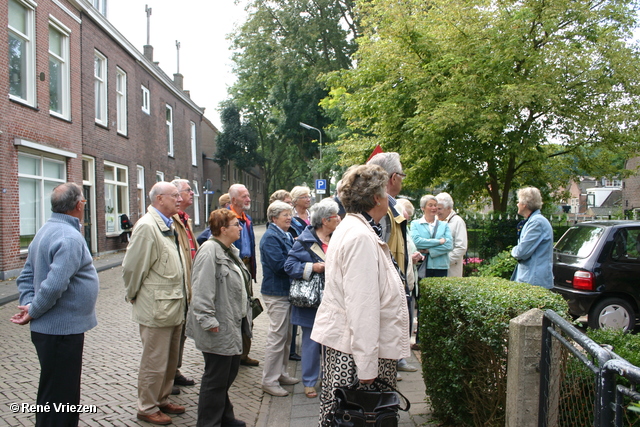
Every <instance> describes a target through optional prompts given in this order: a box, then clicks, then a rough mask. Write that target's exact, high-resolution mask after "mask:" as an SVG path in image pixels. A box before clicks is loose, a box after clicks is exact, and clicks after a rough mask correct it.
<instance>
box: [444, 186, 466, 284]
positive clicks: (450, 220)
mask: <svg viewBox="0 0 640 427" xmlns="http://www.w3.org/2000/svg"><path fill="white" fill-rule="evenodd" d="M436 201H437V202H438V219H439V220H440V221H444V222H446V223H447V224H449V230H451V237H452V238H453V249H451V252H449V272H448V273H447V276H449V277H462V266H463V264H464V256H465V254H466V253H467V224H466V223H465V222H464V219H462V217H461V216H460V215H458V213H457V212H456V211H454V210H453V199H452V198H451V195H450V194H449V193H445V192H442V193H439V194H438V195H437V196H436Z"/></svg>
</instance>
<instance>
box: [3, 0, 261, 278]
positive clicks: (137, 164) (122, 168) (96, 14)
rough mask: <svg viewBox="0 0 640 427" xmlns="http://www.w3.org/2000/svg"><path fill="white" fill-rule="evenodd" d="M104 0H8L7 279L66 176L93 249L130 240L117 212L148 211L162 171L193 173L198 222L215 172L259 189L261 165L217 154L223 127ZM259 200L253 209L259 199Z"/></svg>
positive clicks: (170, 175)
mask: <svg viewBox="0 0 640 427" xmlns="http://www.w3.org/2000/svg"><path fill="white" fill-rule="evenodd" d="M94 6H95V7H94ZM104 6H105V2H104V0H93V1H92V2H88V1H87V0H53V1H42V2H37V3H36V2H34V1H33V0H0V23H1V24H2V25H4V28H7V29H8V31H3V32H0V33H1V35H0V69H4V70H7V71H8V72H7V71H5V72H6V73H7V74H5V76H7V75H8V78H7V77H5V78H2V79H0V93H5V94H7V96H5V97H3V98H2V101H0V149H1V150H2V153H3V155H2V156H1V157H0V177H1V178H2V182H3V186H2V192H0V195H1V196H2V199H3V200H2V201H3V203H2V204H1V205H0V280H3V279H6V278H9V277H14V276H16V275H18V274H19V272H20V270H21V268H22V266H23V265H24V260H25V259H26V254H27V248H28V245H29V243H30V242H31V240H32V239H33V236H34V235H35V233H36V232H37V230H38V229H39V228H40V227H41V226H42V224H44V222H46V221H47V219H48V218H49V217H50V215H51V212H50V203H49V195H50V193H51V190H52V189H53V188H54V187H55V186H56V185H58V184H60V183H63V182H69V181H70V182H77V183H82V185H83V187H84V191H85V198H86V199H87V204H86V206H87V207H86V211H85V223H84V234H85V238H86V241H87V245H88V247H89V248H90V250H91V251H92V253H94V254H104V253H107V252H111V251H116V250H121V249H124V248H125V247H126V239H123V236H122V230H121V228H120V217H121V215H123V214H126V215H127V216H128V217H129V218H130V219H131V221H132V222H135V221H136V220H137V219H138V218H139V217H140V216H141V215H143V214H144V213H145V212H146V208H147V206H148V198H147V194H148V191H149V189H150V188H151V186H152V185H153V184H154V183H155V182H157V181H160V180H165V181H171V180H173V179H174V178H176V177H180V178H184V179H188V180H189V181H190V182H191V183H192V188H193V189H194V191H195V192H196V194H195V195H194V205H193V206H192V207H191V208H190V210H188V213H189V214H190V215H191V217H192V218H193V219H194V223H195V224H196V227H197V228H199V229H202V228H204V227H205V226H206V217H207V210H206V207H205V203H204V197H203V194H202V191H203V190H204V186H205V184H206V183H207V182H208V180H209V181H212V180H213V179H212V178H210V177H209V176H211V177H216V176H220V177H222V176H223V175H224V174H226V182H225V183H224V184H223V183H222V180H221V181H220V182H221V184H220V188H219V190H220V191H222V190H224V189H225V185H226V189H228V187H229V185H230V184H231V183H233V182H244V183H247V184H248V185H247V186H248V187H254V188H255V189H254V190H252V197H255V198H256V199H258V200H259V199H260V198H259V197H257V194H255V192H256V190H257V189H260V188H261V187H262V188H264V185H263V184H261V183H260V176H261V174H260V171H259V170H257V171H256V172H255V173H253V174H247V173H246V172H238V171H235V168H232V167H229V166H228V167H227V169H228V170H227V171H224V173H223V171H222V170H221V169H220V168H219V167H217V164H213V165H211V164H209V163H212V162H211V161H210V160H207V159H206V158H207V157H213V152H215V138H216V135H217V130H216V129H215V126H213V125H212V124H211V122H210V121H209V120H208V119H206V118H205V116H204V109H203V108H201V107H199V106H198V105H196V104H195V103H194V102H193V101H192V100H191V99H190V97H189V93H188V92H187V91H184V90H183V89H182V79H183V78H182V76H181V75H179V74H176V75H174V78H173V79H172V78H170V77H169V76H167V75H166V74H165V73H164V72H163V71H162V70H161V69H160V68H159V67H158V66H157V64H155V63H154V62H153V53H152V52H153V48H152V47H151V46H145V47H144V51H145V53H144V54H143V53H141V52H139V51H138V50H136V48H135V47H134V46H132V45H131V43H130V42H129V41H127V40H126V39H125V38H124V37H123V36H122V35H121V34H120V33H119V32H118V31H117V29H116V28H114V27H113V26H112V25H111V24H110V23H109V21H108V20H107V19H106V18H105V17H104V15H103V13H104V11H105V9H106V8H105V7H104ZM96 7H97V8H98V9H96ZM205 147H209V148H207V149H205ZM211 147H213V148H212V149H211V150H210V148H211ZM205 151H207V153H205ZM209 152H211V155H209V154H208V153H209ZM205 164H206V165H207V169H206V171H207V174H208V175H209V176H207V174H205ZM216 168H217V169H216ZM234 171H235V172H234ZM245 175H246V176H245ZM235 178H237V179H238V180H243V181H233V179H235ZM229 180H232V181H231V182H230V181H229ZM217 189H218V188H216V190H217ZM220 194H221V193H220ZM215 201H216V202H217V196H216V198H215ZM254 209H255V212H252V214H254V215H256V214H257V213H258V212H260V210H262V209H263V206H259V204H256V205H255V207H254ZM258 216H260V215H258ZM263 216H264V213H262V217H263Z"/></svg>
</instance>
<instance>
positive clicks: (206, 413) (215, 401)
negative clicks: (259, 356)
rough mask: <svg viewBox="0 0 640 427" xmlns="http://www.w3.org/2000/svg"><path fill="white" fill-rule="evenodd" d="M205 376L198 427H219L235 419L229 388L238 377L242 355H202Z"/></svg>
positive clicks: (203, 376) (201, 389) (199, 403)
mask: <svg viewBox="0 0 640 427" xmlns="http://www.w3.org/2000/svg"><path fill="white" fill-rule="evenodd" d="M202 355H203V356H204V374H203V375H202V381H201V383H200V397H199V399H198V422H197V424H196V425H197V427H205V426H206V427H219V426H221V425H223V424H225V423H229V422H231V421H233V420H234V419H235V415H234V413H233V405H232V404H231V401H230V400H229V388H230V387H231V384H233V381H234V380H235V379H236V376H237V375H238V369H239V368H240V355H237V356H221V355H219V354H212V353H204V352H203V353H202Z"/></svg>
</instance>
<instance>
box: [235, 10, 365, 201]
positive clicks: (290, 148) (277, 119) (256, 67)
mask: <svg viewBox="0 0 640 427" xmlns="http://www.w3.org/2000/svg"><path fill="white" fill-rule="evenodd" d="M352 9H353V1H352V0H274V1H264V0H253V1H252V2H251V3H250V4H249V6H248V9H247V10H248V12H249V17H248V19H247V21H246V22H245V23H244V24H242V25H241V26H240V28H239V29H238V30H237V31H236V32H235V34H233V35H232V36H231V38H232V46H233V49H234V50H235V51H236V53H235V54H234V63H235V66H234V71H235V74H236V75H237V77H238V80H237V82H236V83H235V84H234V86H233V87H232V88H231V89H230V95H231V98H232V101H233V102H234V103H235V104H236V105H237V106H238V108H239V109H240V111H241V112H242V116H243V118H244V119H245V120H246V122H247V123H248V124H250V125H251V127H252V128H253V129H255V130H256V134H257V137H258V152H259V153H260V155H261V156H262V158H263V159H264V161H265V162H264V169H265V174H266V178H267V185H268V187H267V193H271V192H272V191H274V190H277V189H279V188H287V189H290V188H292V187H293V186H294V185H297V184H301V183H303V182H305V181H306V182H309V180H310V179H311V177H312V172H313V171H312V169H311V168H310V167H309V163H310V162H311V163H312V160H313V159H314V158H315V157H316V156H317V154H318V141H317V140H316V138H317V136H316V135H313V134H310V133H309V132H308V131H307V130H306V129H303V128H301V127H300V126H299V122H304V123H307V124H310V125H312V126H314V127H317V128H318V129H323V128H324V127H326V126H327V125H328V124H329V123H331V120H330V119H329V118H327V117H326V116H325V115H324V113H323V110H322V108H320V107H319V105H318V103H319V101H320V100H321V99H322V98H324V97H325V96H326V95H327V92H326V90H325V89H324V86H323V84H322V83H320V82H318V80H317V77H318V76H319V75H321V74H322V73H326V72H329V71H333V70H338V69H344V68H348V67H350V66H351V55H352V54H353V52H354V51H355V46H356V44H355V38H356V37H357V22H355V20H354V19H353V16H354V15H353V10H352ZM324 139H325V140H326V138H324ZM267 197H268V194H267Z"/></svg>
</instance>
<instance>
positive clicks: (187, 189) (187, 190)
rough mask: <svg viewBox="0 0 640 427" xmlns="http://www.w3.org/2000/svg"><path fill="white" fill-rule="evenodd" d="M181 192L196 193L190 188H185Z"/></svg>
mask: <svg viewBox="0 0 640 427" xmlns="http://www.w3.org/2000/svg"><path fill="white" fill-rule="evenodd" d="M180 192H181V193H189V194H194V192H193V190H192V189H190V188H185V189H184V190H182V191H180Z"/></svg>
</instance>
